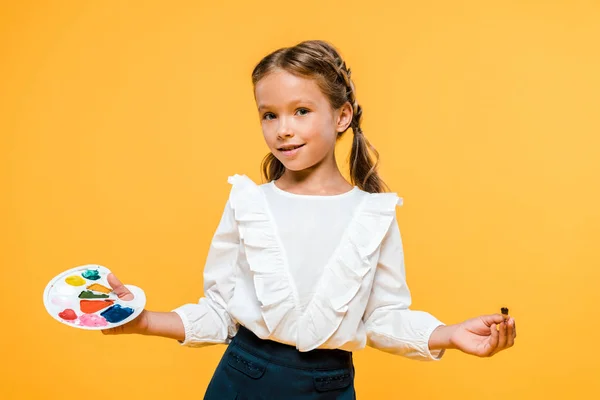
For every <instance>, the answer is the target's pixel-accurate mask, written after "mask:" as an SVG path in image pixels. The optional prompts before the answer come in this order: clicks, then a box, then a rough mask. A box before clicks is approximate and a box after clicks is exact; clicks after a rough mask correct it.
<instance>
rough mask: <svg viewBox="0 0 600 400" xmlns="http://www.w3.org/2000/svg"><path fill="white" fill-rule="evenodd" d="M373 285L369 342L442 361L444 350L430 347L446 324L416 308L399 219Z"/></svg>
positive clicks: (384, 243)
mask: <svg viewBox="0 0 600 400" xmlns="http://www.w3.org/2000/svg"><path fill="white" fill-rule="evenodd" d="M381 246H382V247H381V252H380V255H379V262H378V265H377V270H376V272H375V278H374V282H373V288H372V289H371V295H370V297H369V302H368V303H367V308H366V310H365V314H364V317H363V319H364V321H365V327H366V330H367V344H368V345H369V346H372V347H374V348H377V349H380V350H382V351H385V352H388V353H393V354H397V355H401V356H404V357H407V358H412V359H417V360H424V361H428V360H439V359H440V358H441V357H442V355H443V354H444V350H436V351H430V350H429V337H430V336H431V333H432V332H433V330H434V329H435V328H436V327H438V326H440V325H444V323H442V322H440V321H438V320H437V319H436V318H435V317H434V316H432V315H431V314H429V313H427V312H423V311H413V310H410V309H409V307H410V305H411V295H410V291H409V289H408V286H407V284H406V273H405V269H404V250H403V247H402V238H401V236H400V229H399V228H398V224H397V222H396V218H395V217H394V220H393V221H392V223H391V226H390V228H389V230H388V232H387V234H386V236H385V238H384V240H383V241H382V244H381Z"/></svg>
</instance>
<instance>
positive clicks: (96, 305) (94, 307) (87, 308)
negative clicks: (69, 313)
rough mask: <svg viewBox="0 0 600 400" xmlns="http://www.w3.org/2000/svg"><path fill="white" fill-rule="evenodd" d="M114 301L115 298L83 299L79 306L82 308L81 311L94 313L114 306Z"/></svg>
mask: <svg viewBox="0 0 600 400" xmlns="http://www.w3.org/2000/svg"><path fill="white" fill-rule="evenodd" d="M114 302H115V301H114V300H81V301H80V302H79V308H81V312H83V313H85V314H92V313H95V312H96V311H100V310H102V309H104V308H106V307H109V306H112V305H113V303H114Z"/></svg>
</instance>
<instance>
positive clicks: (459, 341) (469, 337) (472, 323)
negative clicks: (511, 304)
mask: <svg viewBox="0 0 600 400" xmlns="http://www.w3.org/2000/svg"><path fill="white" fill-rule="evenodd" d="M496 324H499V326H500V329H499V330H498V329H497V328H496ZM516 337H517V330H516V328H515V320H514V318H512V317H509V318H508V319H506V320H505V319H504V317H503V316H502V314H491V315H482V316H480V317H476V318H471V319H468V320H466V321H464V322H462V323H460V324H458V325H457V326H456V329H455V330H454V332H453V333H452V336H451V337H450V343H452V346H453V347H454V348H456V349H459V350H461V351H463V352H465V353H467V354H472V355H475V356H479V357H491V356H493V355H494V354H496V353H498V352H499V351H502V350H505V349H508V348H509V347H512V346H513V345H514V343H515V338H516Z"/></svg>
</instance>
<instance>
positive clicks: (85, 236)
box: [0, 0, 600, 400]
mask: <svg viewBox="0 0 600 400" xmlns="http://www.w3.org/2000/svg"><path fill="white" fill-rule="evenodd" d="M483 3H486V4H483ZM1 8H2V12H1V13H0V15H1V16H0V57H1V62H0V149H1V154H0V163H1V164H0V179H1V181H0V183H1V189H2V196H1V197H0V212H1V213H2V214H1V216H0V217H1V221H2V222H1V225H0V226H1V227H2V238H1V239H2V240H1V246H2V248H1V251H0V262H1V265H2V272H3V276H2V279H1V285H2V287H1V291H0V296H1V298H0V300H1V304H2V305H1V313H2V314H1V315H0V317H1V321H2V329H1V330H0V335H1V342H0V343H1V346H2V361H3V362H2V363H1V364H0V368H1V369H2V370H1V374H0V380H1V381H0V383H1V384H0V398H2V399H5V398H6V399H24V398H28V399H29V398H46V399H64V400H67V399H78V398H80V397H81V396H82V394H83V393H85V392H87V391H89V390H93V391H94V392H95V393H97V396H98V397H97V398H102V397H104V396H113V398H117V396H118V397H119V398H120V397H123V398H127V399H160V398H188V397H190V398H201V397H202V393H203V391H204V389H205V387H206V385H207V383H208V381H209V379H210V377H211V374H212V372H213V370H214V368H215V366H216V364H217V362H218V360H219V357H220V355H221V354H222V352H223V351H224V349H225V347H224V346H213V347H210V348H205V349H188V348H180V346H179V345H178V344H177V343H176V342H174V341H170V340H167V339H162V338H150V337H138V336H120V337H104V336H103V335H101V334H100V333H98V332H88V331H82V330H77V329H71V328H68V327H66V326H64V325H62V324H59V323H57V322H56V321H54V320H53V319H52V318H51V317H50V316H49V315H47V314H46V312H45V309H44V308H43V304H42V292H43V289H44V287H45V285H46V283H47V282H48V281H49V280H50V279H51V278H52V277H53V276H55V275H56V274H57V273H59V272H61V271H63V270H66V269H69V268H72V267H75V266H78V265H82V264H87V263H98V264H102V265H105V266H107V267H108V268H110V269H112V270H113V271H114V272H116V273H117V274H118V275H119V276H120V277H121V279H122V280H123V281H124V282H125V283H131V284H135V285H138V286H140V287H142V288H144V290H145V291H146V294H147V296H148V308H149V309H152V310H170V309H172V308H174V307H177V306H178V305H181V304H183V303H186V302H194V301H197V299H198V297H199V296H200V295H201V294H202V286H201V285H202V268H203V263H204V259H205V257H206V253H207V249H208V246H209V243H210V238H211V236H212V234H213V232H214V229H215V228H216V225H217V222H218V219H219V218H220V214H221V211H222V208H223V205H224V202H225V200H226V198H227V196H228V192H229V185H228V184H227V176H228V175H232V174H234V173H243V174H247V175H249V176H250V177H251V178H253V179H254V180H255V181H260V174H259V162H260V160H261V158H262V156H263V155H264V154H265V153H266V151H267V148H266V146H265V145H264V143H263V141H262V136H261V132H260V124H259V121H258V116H257V113H256V111H255V105H254V100H253V96H252V87H251V82H250V73H251V70H252V68H253V66H254V65H255V63H256V62H258V61H259V59H260V58H261V57H262V56H264V55H266V54H267V53H268V52H270V51H272V50H274V49H276V48H278V47H282V46H289V45H293V44H295V43H297V42H299V41H301V40H304V39H315V38H319V39H325V40H328V41H331V42H332V43H334V44H335V45H336V46H337V47H339V49H340V50H341V51H342V53H343V55H344V57H345V58H346V60H347V62H348V65H349V66H350V67H351V68H352V71H353V76H354V77H355V80H356V85H357V90H358V99H359V102H360V103H361V104H362V105H363V107H364V131H365V134H366V135H367V137H369V138H370V140H371V141H372V142H373V143H374V144H375V145H376V146H377V148H378V149H379V151H380V152H381V156H382V174H383V176H384V178H385V179H386V181H387V183H388V184H389V185H390V186H391V187H392V189H393V190H394V191H397V192H398V193H399V195H401V196H402V197H404V200H405V206H404V207H402V208H400V209H399V210H398V219H399V223H400V226H401V229H402V232H403V237H404V242H405V250H406V264H407V274H408V280H409V286H410V287H411V289H412V292H413V297H414V303H413V306H414V307H413V308H415V309H421V310H427V311H429V312H431V313H432V314H434V315H436V316H437V317H438V318H440V319H441V320H443V321H445V322H447V323H454V322H459V321H461V320H463V319H465V318H469V317H472V316H476V315H479V314H482V313H492V312H497V311H498V310H499V308H500V307H501V306H504V305H506V306H508V307H509V308H510V310H511V314H512V315H513V316H514V317H515V318H516V320H517V327H518V332H519V337H518V342H517V345H516V346H515V347H514V348H512V349H510V350H509V351H506V352H504V353H501V354H499V355H497V356H495V357H492V358H490V359H480V358H476V357H471V356H467V355H464V354H462V353H459V352H457V351H451V352H448V353H447V354H446V356H445V357H444V359H443V361H442V362H439V363H422V362H416V361H412V360H407V359H403V358H401V357H397V356H392V355H389V354H386V353H382V352H379V351H377V350H373V349H366V350H364V351H361V352H358V353H356V358H355V359H356V365H357V381H356V386H357V390H358V395H359V398H362V399H365V398H366V399H383V398H385V399H388V398H408V399H441V398H457V399H458V398H460V399H478V400H481V399H498V398H502V399H506V398H509V399H538V398H539V399H550V398H552V399H554V398H555V399H563V398H594V397H596V396H600V384H599V382H598V372H599V371H598V362H597V360H596V358H597V357H596V354H595V353H596V347H597V344H598V339H599V335H598V331H599V328H600V325H599V322H598V318H597V316H598V300H599V295H598V288H597V281H598V280H599V278H600V273H599V272H598V271H599V269H598V267H599V266H600V256H599V255H598V248H599V245H598V243H599V239H600V211H599V204H600V189H599V184H598V181H599V178H600V161H598V155H599V149H600V135H599V133H600V116H599V109H600V74H599V71H600V52H599V51H598V43H599V40H600V4H599V3H598V2H592V1H503V2H499V3H498V2H480V1H471V2H466V1H459V2H446V1H441V0H439V1H421V2H409V1H402V2H393V3H392V2H379V1H370V2H364V1H361V2H359V1H344V2H341V1H340V2H324V1H313V0H307V1H303V2H293V3H286V2H279V1H271V0H266V1H262V2H241V1H238V2H227V3H217V2H211V3H208V2H199V1H195V2H193V1H189V2H183V1H169V2H149V1H143V2H142V1H138V2H117V1H108V2H91V1H80V2H75V1H54V2H39V1H38V2H36V1H19V2H12V4H9V3H8V2H5V3H4V4H3V5H2V6H1ZM349 139H350V135H348V137H347V138H346V139H345V140H344V141H343V142H342V143H341V144H340V148H339V156H338V157H339V160H340V164H343V161H344V160H345V158H346V156H347V154H348V149H349V142H350V141H349ZM96 376H99V377H100V378H99V379H95V380H94V379H92V377H96ZM89 381H92V382H93V383H91V384H90V383H88V382H89ZM90 387H92V388H93V389H90ZM65 388H68V389H65Z"/></svg>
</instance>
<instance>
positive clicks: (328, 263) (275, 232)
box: [259, 188, 371, 316]
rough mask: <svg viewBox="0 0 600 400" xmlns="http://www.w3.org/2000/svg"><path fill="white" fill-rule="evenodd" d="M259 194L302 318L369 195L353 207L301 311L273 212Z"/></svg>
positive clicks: (364, 196)
mask: <svg viewBox="0 0 600 400" xmlns="http://www.w3.org/2000/svg"><path fill="white" fill-rule="evenodd" d="M259 190H260V188H259ZM277 190H282V189H279V188H277ZM354 191H355V189H352V190H350V191H348V192H345V193H342V194H341V195H342V196H343V195H347V194H349V193H352V192H354ZM260 192H261V194H262V199H263V201H264V207H265V210H266V213H267V216H268V219H269V224H270V225H271V228H272V229H273V236H274V237H275V240H276V242H277V248H278V250H279V252H280V253H281V260H282V263H283V265H282V267H283V268H284V269H285V272H286V275H287V277H288V284H289V286H290V289H291V291H292V296H293V297H294V309H295V310H296V312H297V313H298V315H299V316H302V315H303V314H304V313H305V312H306V310H308V308H309V307H310V305H311V303H312V302H313V299H314V298H315V295H316V294H317V290H318V289H319V288H321V286H322V285H323V280H324V277H325V276H326V272H328V271H329V270H331V268H332V265H333V263H334V262H335V260H336V259H338V258H339V253H340V251H341V249H342V248H343V246H344V244H345V243H346V242H347V240H348V236H349V235H350V232H351V231H352V229H353V228H354V225H355V224H356V220H357V217H358V216H359V215H360V214H361V212H362V211H363V209H364V206H365V204H366V203H367V200H368V199H369V196H370V195H371V193H365V194H364V195H363V198H362V199H361V200H360V202H359V203H358V205H357V206H356V207H355V209H354V212H353V213H352V217H351V218H350V222H349V223H348V226H346V228H345V229H344V231H343V233H342V235H341V237H340V241H339V242H338V244H337V245H336V246H335V248H334V250H333V251H332V252H331V255H330V256H329V257H328V259H327V261H326V262H325V265H324V266H323V271H322V272H321V276H319V278H318V279H317V281H316V282H315V284H314V287H315V289H316V290H315V293H313V294H312V296H310V298H309V299H308V301H307V302H306V307H304V309H302V307H301V302H300V296H299V294H298V285H297V282H296V281H295V279H294V277H293V274H292V269H291V267H290V261H289V258H288V255H287V251H286V250H285V246H284V245H283V242H282V240H281V235H280V233H279V227H278V225H277V223H276V221H275V217H274V216H273V212H272V211H271V207H270V204H269V201H268V200H267V197H266V195H265V193H264V192H263V191H262V190H260ZM286 193H289V192H286ZM308 196H309V197H310V196H312V195H308ZM338 196H340V195H338ZM324 197H329V196H324ZM336 197H337V196H336Z"/></svg>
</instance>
